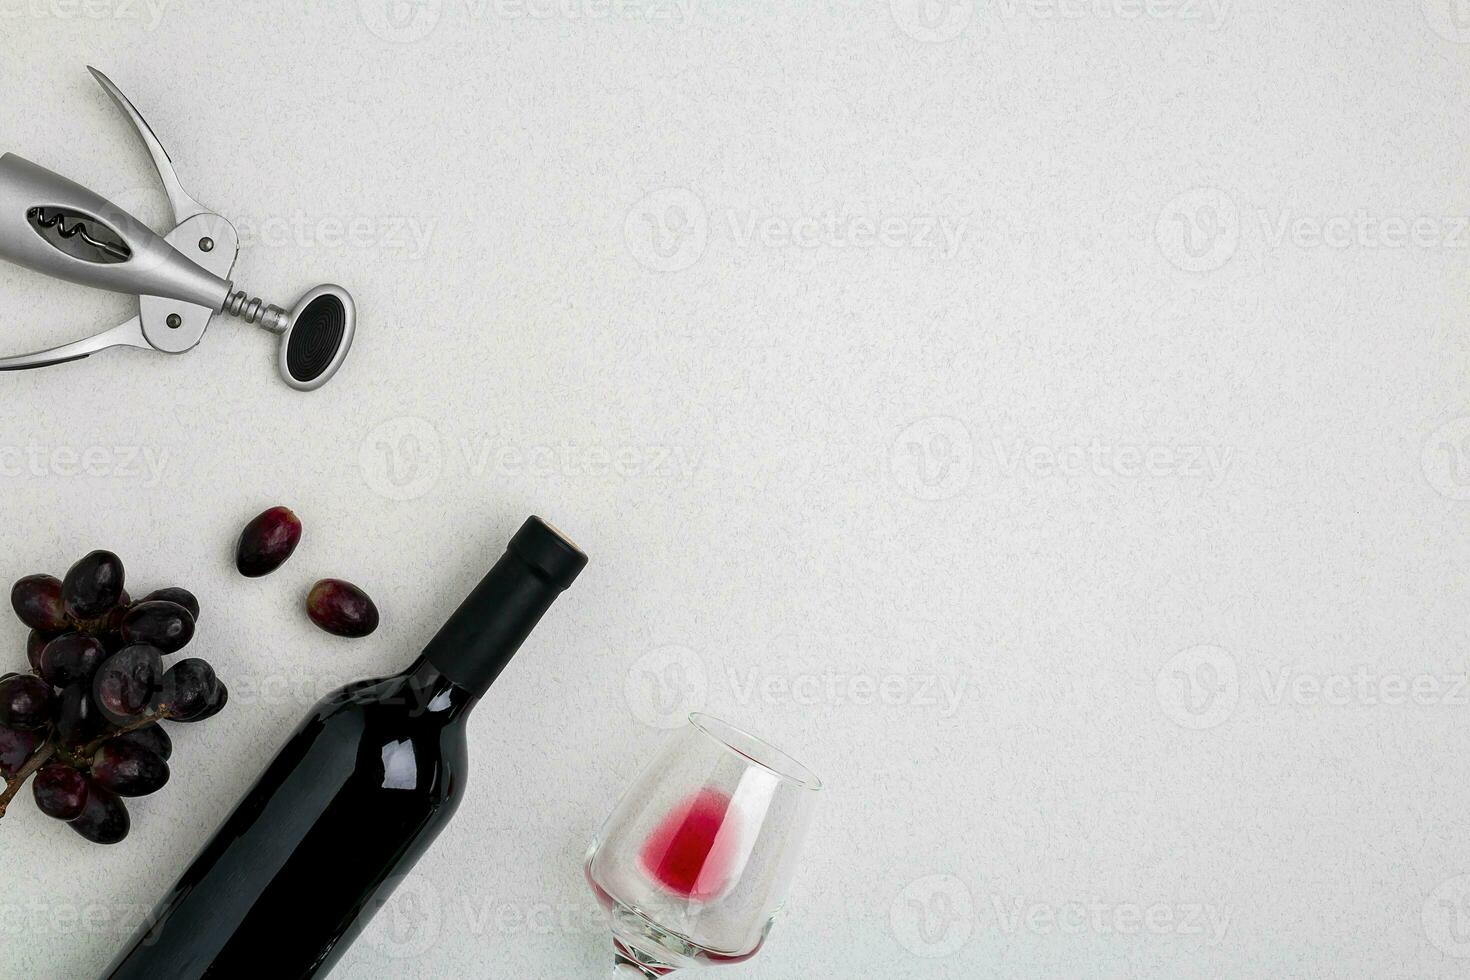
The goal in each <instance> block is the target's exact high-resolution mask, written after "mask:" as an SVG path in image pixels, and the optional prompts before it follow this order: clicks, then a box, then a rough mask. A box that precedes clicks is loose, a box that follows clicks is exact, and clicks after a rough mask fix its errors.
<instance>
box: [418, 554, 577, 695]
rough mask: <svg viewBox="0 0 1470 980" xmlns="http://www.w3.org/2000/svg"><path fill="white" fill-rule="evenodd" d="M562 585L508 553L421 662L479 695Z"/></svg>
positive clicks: (533, 626)
mask: <svg viewBox="0 0 1470 980" xmlns="http://www.w3.org/2000/svg"><path fill="white" fill-rule="evenodd" d="M563 588H564V586H563V585H562V584H560V583H557V582H553V581H550V580H549V579H548V578H547V576H546V575H545V573H543V572H541V571H540V570H538V569H536V568H533V567H532V566H531V565H530V564H528V563H527V562H526V561H524V560H523V559H522V558H520V557H519V556H518V555H516V554H515V553H514V552H507V553H506V554H505V555H503V556H502V557H501V558H500V560H499V561H497V562H496V563H495V565H494V566H493V567H492V568H491V569H490V571H489V572H488V573H487V574H486V575H485V577H484V578H483V579H481V580H480V584H479V585H477V586H475V590H474V591H473V592H471V593H470V595H469V597H468V598H466V599H465V601H464V602H462V603H461V604H460V606H459V608H458V609H456V610H455V611H454V615H452V616H450V617H449V620H448V622H446V623H445V624H444V626H443V627H441V628H440V630H439V632H438V633H437V634H435V636H434V638H433V639H432V640H430V641H429V645H428V646H426V647H425V648H424V653H423V656H422V657H421V658H420V660H421V662H422V663H423V664H424V665H426V666H428V667H432V668H433V669H434V670H435V671H437V673H438V674H439V675H440V676H441V677H442V678H444V679H445V680H447V681H449V682H450V683H451V684H453V685H455V686H457V687H459V688H461V689H463V690H464V691H465V692H466V693H468V694H469V695H470V696H471V700H473V699H475V698H478V697H480V696H481V695H482V694H484V693H485V692H486V691H487V690H489V689H490V685H491V684H493V683H495V679H496V678H497V677H499V676H500V672H501V671H502V670H504V669H505V666H506V664H508V663H510V660H511V658H512V657H514V656H515V654H516V651H517V650H519V649H520V646H521V644H522V643H523V642H525V639H526V637H527V636H529V635H530V633H531V630H532V629H534V628H535V626H536V624H537V623H538V622H540V621H541V617H542V616H543V615H545V614H546V610H548V609H550V608H551V604H552V603H553V602H555V601H556V597H557V596H558V595H560V594H561V591H562V589H563ZM410 669H411V670H412V669H413V668H410Z"/></svg>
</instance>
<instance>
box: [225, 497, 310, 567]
mask: <svg viewBox="0 0 1470 980" xmlns="http://www.w3.org/2000/svg"><path fill="white" fill-rule="evenodd" d="M300 543H301V521H300V520H299V519H297V517H296V515H295V514H293V513H291V511H290V509H289V508H286V507H272V508H271V509H270V510H267V511H265V512H263V513H261V514H258V515H256V516H255V517H254V518H252V519H251V521H250V523H249V524H246V525H245V530H243V531H241V532H240V540H239V542H238V543H237V544H236V545H235V567H236V568H238V569H239V570H240V574H241V575H245V576H247V577H249V578H259V577H260V576H262V575H269V574H270V573H271V572H274V571H275V570H276V569H278V568H280V567H281V566H282V565H283V564H285V562H286V559H287V558H290V557H291V553H292V552H293V551H295V550H296V546H297V545H298V544H300Z"/></svg>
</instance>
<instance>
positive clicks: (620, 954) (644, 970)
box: [612, 942, 676, 980]
mask: <svg viewBox="0 0 1470 980" xmlns="http://www.w3.org/2000/svg"><path fill="white" fill-rule="evenodd" d="M675 969H676V968H675V967H672V966H664V965H663V964H662V963H644V962H641V961H639V960H637V959H634V958H633V957H632V956H629V955H628V952H627V951H626V950H625V948H624V947H623V944H622V943H618V942H614V944H613V972H612V975H613V977H614V980H647V978H649V977H653V978H655V980H656V978H658V977H666V976H668V975H669V974H670V973H673V972H674V970H675Z"/></svg>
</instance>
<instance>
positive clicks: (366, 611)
mask: <svg viewBox="0 0 1470 980" xmlns="http://www.w3.org/2000/svg"><path fill="white" fill-rule="evenodd" d="M306 614H307V615H308V616H310V617H311V621H312V622H313V623H316V624H317V625H318V626H320V627H321V628H322V629H324V630H326V631H327V632H328V633H335V634H336V635H338V636H351V637H358V636H367V635H368V634H369V633H371V632H372V631H373V630H375V629H377V628H378V607H377V606H375V605H373V600H372V599H370V598H368V594H367V593H366V592H364V591H362V590H361V589H359V588H358V587H357V586H355V585H353V584H352V583H351V582H344V581H342V580H341V579H335V578H324V579H322V580H321V581H320V582H318V583H317V584H315V585H313V586H312V587H311V591H310V592H308V593H307V594H306Z"/></svg>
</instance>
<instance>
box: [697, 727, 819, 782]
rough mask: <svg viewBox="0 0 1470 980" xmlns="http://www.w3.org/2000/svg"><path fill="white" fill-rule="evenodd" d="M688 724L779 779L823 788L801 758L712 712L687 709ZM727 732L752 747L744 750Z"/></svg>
mask: <svg viewBox="0 0 1470 980" xmlns="http://www.w3.org/2000/svg"><path fill="white" fill-rule="evenodd" d="M689 724H691V725H693V726H694V727H695V728H697V729H699V730H700V731H701V732H703V733H704V734H705V735H707V736H709V737H710V738H712V739H714V740H715V741H716V742H718V743H719V744H720V745H722V746H724V747H725V748H726V749H729V750H730V751H731V752H734V753H735V754H736V755H738V756H740V758H742V759H745V760H746V761H747V762H750V763H753V764H754V765H757V766H759V767H760V768H762V769H764V770H765V771H766V772H769V773H770V774H771V775H773V776H775V777H776V778H778V779H784V780H786V781H787V782H789V783H794V784H795V785H797V786H799V787H801V788H802V789H805V790H810V791H811V792H813V793H815V792H816V791H818V790H820V789H821V788H822V779H821V777H820V776H818V775H817V774H816V773H814V772H812V771H811V770H810V769H808V768H807V767H806V766H804V765H802V764H801V763H800V762H797V761H796V760H795V759H793V758H792V757H791V756H790V755H788V754H787V753H785V752H782V751H781V750H780V749H778V748H776V747H775V746H774V745H772V744H771V743H770V742H767V741H766V740H765V739H763V738H758V737H756V736H755V735H752V734H750V732H748V731H746V730H745V729H743V728H740V727H739V726H737V725H732V724H730V723H729V722H728V721H724V720H722V719H720V718H716V717H714V716H713V715H709V714H705V713H704V712H703V711H692V712H690V713H689ZM730 735H734V736H737V737H738V738H740V739H743V740H745V741H747V742H748V743H749V745H748V746H747V747H748V748H750V749H751V751H746V749H744V748H741V747H740V746H739V745H737V744H735V742H734V741H733V740H732V739H731V738H729V737H728V736H730ZM760 756H768V757H769V758H760Z"/></svg>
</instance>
